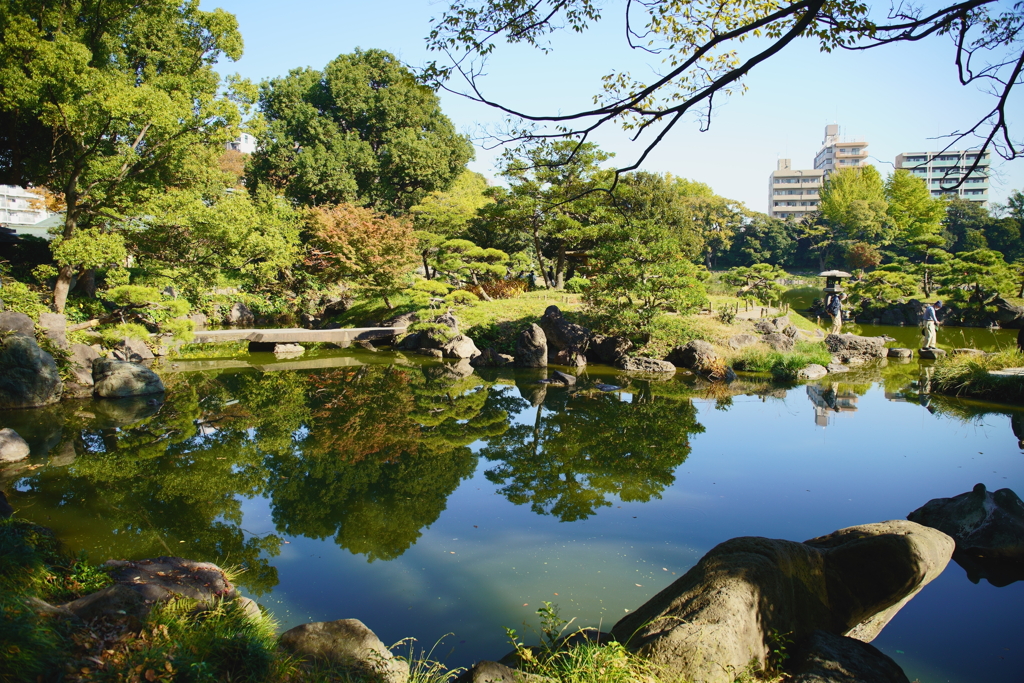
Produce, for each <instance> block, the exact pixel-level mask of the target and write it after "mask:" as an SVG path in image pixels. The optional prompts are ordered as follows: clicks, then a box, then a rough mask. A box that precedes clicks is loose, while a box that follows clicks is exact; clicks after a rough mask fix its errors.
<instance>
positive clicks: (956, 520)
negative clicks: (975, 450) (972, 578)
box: [907, 484, 1024, 559]
mask: <svg viewBox="0 0 1024 683" xmlns="http://www.w3.org/2000/svg"><path fill="white" fill-rule="evenodd" d="M907 519H909V520H910V521H912V522H917V523H918V524H923V525H925V526H929V527H932V528H935V529H938V530H939V531H941V532H943V533H945V534H948V535H949V536H951V537H952V538H953V540H955V541H956V549H957V550H958V551H960V552H965V553H970V554H972V555H981V556H983V557H1012V558H1018V559H1024V502H1021V499H1020V498H1019V497H1018V496H1017V494H1016V493H1014V492H1013V491H1012V490H1011V489H999V490H998V491H987V490H986V489H985V485H984V484H977V485H976V486H975V487H974V490H972V491H969V492H968V493H961V494H960V495H959V496H954V497H953V498H935V499H933V500H930V501H928V502H927V503H925V504H924V505H922V506H921V507H919V508H918V509H916V510H914V511H913V512H911V513H910V514H909V515H907Z"/></svg>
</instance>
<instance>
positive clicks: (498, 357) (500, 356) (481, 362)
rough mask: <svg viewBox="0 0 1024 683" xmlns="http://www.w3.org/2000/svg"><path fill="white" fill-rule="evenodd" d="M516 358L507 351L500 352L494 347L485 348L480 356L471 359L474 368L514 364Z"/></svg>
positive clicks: (500, 366)
mask: <svg viewBox="0 0 1024 683" xmlns="http://www.w3.org/2000/svg"><path fill="white" fill-rule="evenodd" d="M514 362H515V358H513V357H512V356H510V355H508V354H507V353H498V352H497V351H495V350H494V349H484V350H483V351H481V352H480V355H479V356H474V357H473V358H470V359H469V364H470V365H472V366H473V367H474V368H503V367H506V366H509V365H512V364H513V363H514Z"/></svg>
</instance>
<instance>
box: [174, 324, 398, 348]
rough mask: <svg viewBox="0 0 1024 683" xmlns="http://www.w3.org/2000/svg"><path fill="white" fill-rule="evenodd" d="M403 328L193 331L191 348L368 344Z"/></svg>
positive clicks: (391, 335)
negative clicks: (248, 344) (241, 344)
mask: <svg viewBox="0 0 1024 683" xmlns="http://www.w3.org/2000/svg"><path fill="white" fill-rule="evenodd" d="M405 330H406V327H405V326H404V325H402V326H397V327H348V328H343V329H337V330H304V329H302V328H300V327H297V328H292V329H263V330H258V329H257V330H242V329H231V330H196V332H195V338H194V339H193V341H192V343H193V344H211V343H216V342H230V341H248V342H255V343H256V344H302V343H310V344H312V343H317V342H319V343H327V344H337V345H338V346H342V347H345V346H348V345H349V344H351V343H352V342H354V341H356V340H366V341H371V340H373V339H388V338H390V337H394V336H396V335H399V334H405Z"/></svg>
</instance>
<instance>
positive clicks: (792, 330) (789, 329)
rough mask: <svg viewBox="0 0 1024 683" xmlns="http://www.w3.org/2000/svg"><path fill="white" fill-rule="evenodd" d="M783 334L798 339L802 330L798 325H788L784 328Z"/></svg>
mask: <svg viewBox="0 0 1024 683" xmlns="http://www.w3.org/2000/svg"><path fill="white" fill-rule="evenodd" d="M782 334H784V335H786V336H787V337H789V338H790V339H796V338H797V337H799V336H800V330H798V329H797V327H796V325H786V327H785V329H783V330H782Z"/></svg>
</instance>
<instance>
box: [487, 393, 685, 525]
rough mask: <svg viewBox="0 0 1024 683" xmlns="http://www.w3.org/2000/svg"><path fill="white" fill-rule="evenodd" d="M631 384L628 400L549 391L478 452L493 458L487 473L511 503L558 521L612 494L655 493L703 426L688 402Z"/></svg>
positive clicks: (591, 509)
mask: <svg viewBox="0 0 1024 683" xmlns="http://www.w3.org/2000/svg"><path fill="white" fill-rule="evenodd" d="M636 384H637V385H638V386H636V387H635V388H637V389H638V393H637V394H636V395H634V397H633V401H632V402H626V401H623V400H622V399H621V398H620V397H619V396H617V395H613V394H605V393H586V392H576V393H572V394H570V393H569V392H567V391H565V390H564V389H556V388H553V387H552V388H550V389H548V391H547V395H546V397H545V398H544V400H543V403H542V404H541V405H538V406H537V408H536V413H535V415H534V420H533V424H519V425H514V426H512V427H510V428H509V429H508V431H506V432H505V433H504V434H502V435H500V436H497V437H494V438H491V439H489V440H488V442H487V446H486V447H485V448H483V450H481V454H482V455H484V456H485V457H486V458H487V459H488V460H491V461H493V462H495V463H497V464H496V466H495V467H494V468H493V469H490V470H488V471H487V473H486V476H487V478H488V479H489V480H490V481H492V482H494V483H495V484H499V485H501V486H502V488H501V493H502V494H503V495H505V496H506V497H508V499H509V500H510V501H512V502H513V503H515V504H517V505H522V504H526V503H529V504H530V507H531V508H532V509H533V511H534V512H537V513H538V514H551V515H554V516H556V517H558V518H559V520H561V521H563V522H571V521H575V520H580V519H585V518H587V517H589V516H591V515H593V514H594V513H595V512H596V511H597V509H598V508H599V507H605V506H609V505H611V502H610V501H609V500H608V497H609V496H611V495H615V496H618V498H619V499H620V500H623V501H640V502H644V501H648V500H650V499H651V498H658V497H660V496H661V492H662V491H663V490H664V489H665V488H666V487H667V486H669V485H671V484H672V483H673V481H674V480H675V477H674V475H673V471H674V470H675V468H676V467H678V466H679V465H680V464H681V463H682V462H683V461H685V460H686V457H687V456H688V455H689V453H690V444H689V438H690V435H691V434H699V433H701V432H703V431H704V428H703V427H702V426H701V425H700V424H699V423H698V422H697V419H696V416H697V411H696V408H695V407H694V406H693V404H692V402H691V401H690V400H689V399H686V398H675V397H671V398H670V397H665V396H658V395H656V393H657V392H656V391H654V390H653V389H652V386H651V385H650V383H647V382H638V383H636Z"/></svg>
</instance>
